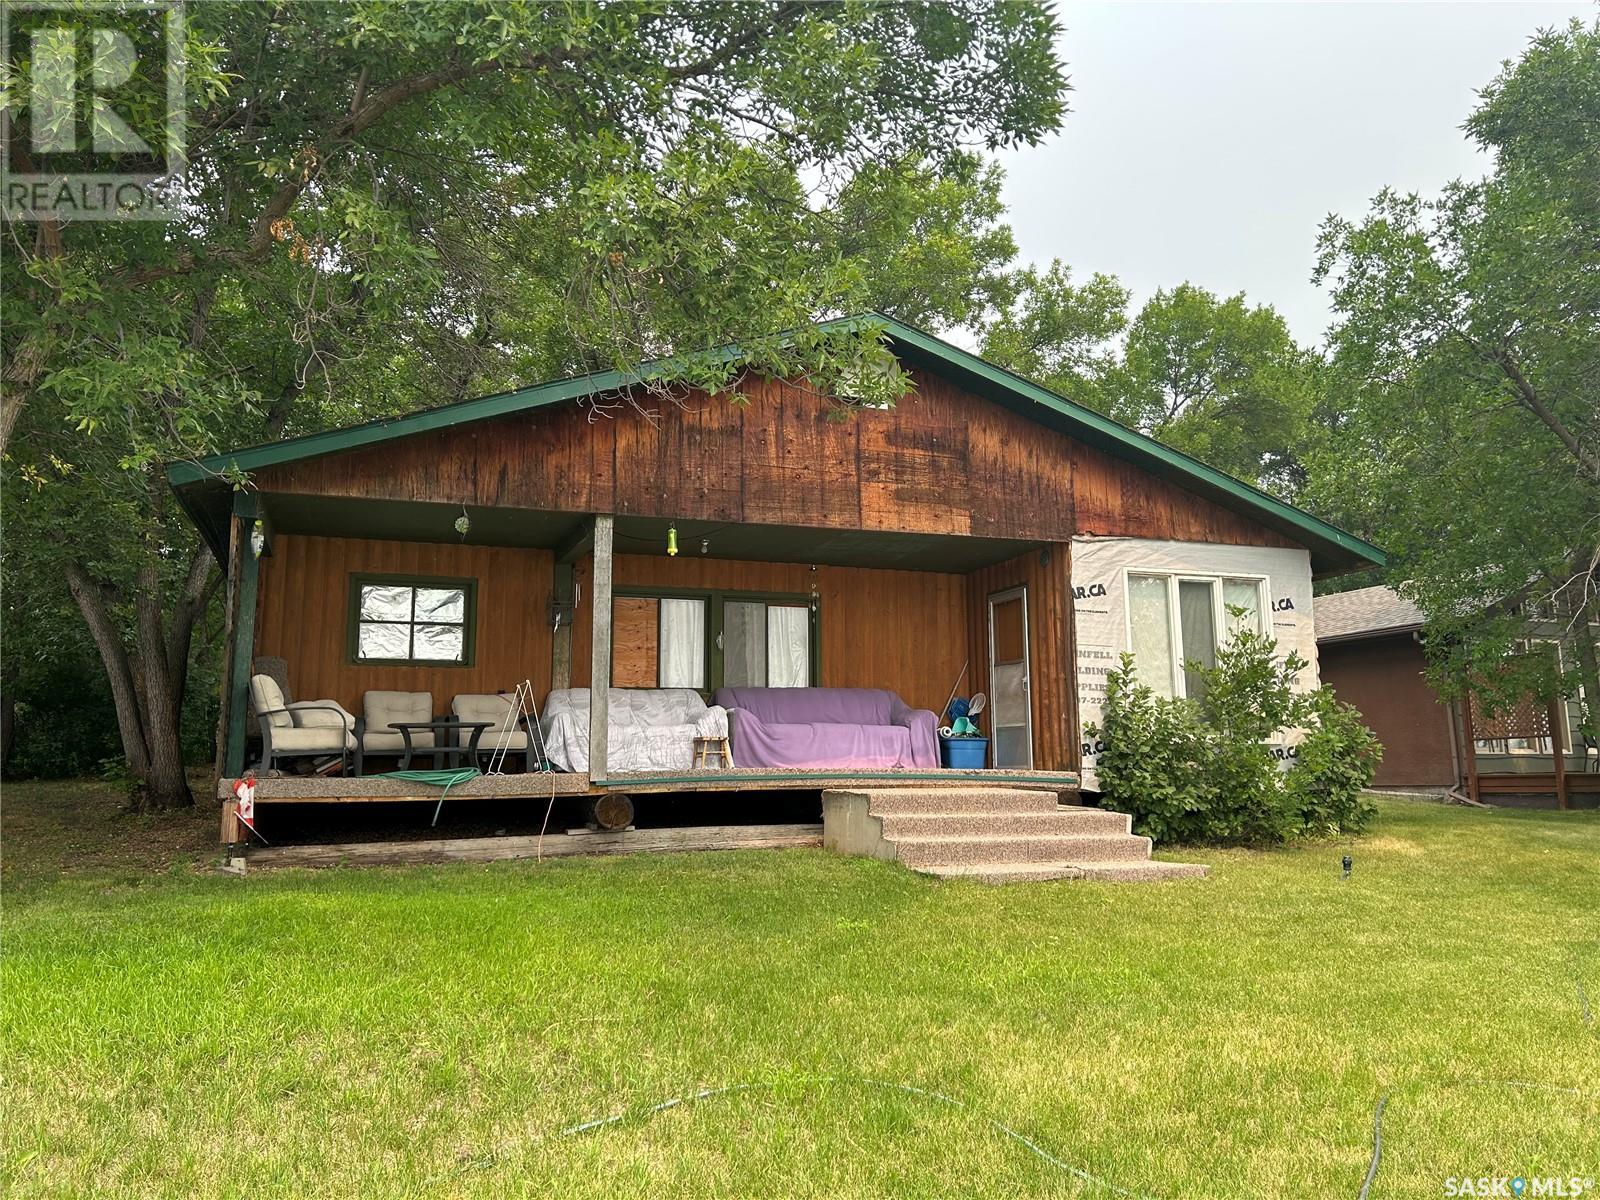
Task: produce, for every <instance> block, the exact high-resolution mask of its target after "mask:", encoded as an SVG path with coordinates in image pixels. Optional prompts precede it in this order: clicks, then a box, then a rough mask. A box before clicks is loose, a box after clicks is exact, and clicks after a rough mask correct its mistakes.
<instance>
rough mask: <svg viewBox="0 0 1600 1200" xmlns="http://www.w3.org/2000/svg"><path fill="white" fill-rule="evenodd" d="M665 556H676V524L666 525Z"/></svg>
mask: <svg viewBox="0 0 1600 1200" xmlns="http://www.w3.org/2000/svg"><path fill="white" fill-rule="evenodd" d="M667 557H668V558H677V557H678V527H677V526H676V525H668V526H667Z"/></svg>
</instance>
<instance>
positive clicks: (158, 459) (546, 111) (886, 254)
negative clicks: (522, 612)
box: [0, 0, 1066, 803]
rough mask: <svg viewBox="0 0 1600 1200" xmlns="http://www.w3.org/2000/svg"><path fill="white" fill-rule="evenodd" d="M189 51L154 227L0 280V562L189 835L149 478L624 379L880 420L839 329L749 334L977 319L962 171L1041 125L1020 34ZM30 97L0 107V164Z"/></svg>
mask: <svg viewBox="0 0 1600 1200" xmlns="http://www.w3.org/2000/svg"><path fill="white" fill-rule="evenodd" d="M188 17H189V20H188V24H187V38H188V82H189V98H190V111H189V114H188V116H189V122H188V124H189V143H190V148H189V166H188V169H187V172H186V174H185V176H184V179H183V187H182V204H181V215H180V218H179V219H178V220H177V221H175V222H173V223H169V224H157V223H150V222H115V221H108V222H78V223H60V222H51V221H46V222H41V223H39V224H37V225H34V226H25V225H21V224H11V225H9V226H8V227H7V229H6V237H7V239H8V241H9V246H8V251H10V252H9V253H7V254H6V255H5V257H4V263H3V264H0V272H3V282H4V288H5V294H6V298H7V305H6V318H7V319H6V322H5V327H4V330H3V332H0V337H3V345H4V352H5V384H6V387H5V391H4V402H3V406H0V441H3V442H4V443H5V444H6V449H7V450H8V461H7V471H6V479H5V489H6V492H5V502H6V505H7V516H8V518H10V519H8V521H7V523H6V530H5V545H6V553H7V555H8V556H11V555H15V556H17V561H18V562H19V563H21V562H24V561H25V562H26V563H27V564H29V567H28V569H29V570H30V571H34V570H36V571H38V572H40V573H42V574H41V577H42V578H46V579H50V580H54V581H55V586H57V587H58V588H64V587H67V586H68V584H69V583H70V590H71V595H72V597H73V599H74V600H75V602H76V605H77V608H78V609H79V611H80V613H81V615H82V617H83V619H84V622H85V627H86V629H87V630H88V631H89V633H90V634H91V635H92V636H93V640H94V642H95V645H96V647H97V649H98V652H99V654H100V657H101V658H102V660H103V662H104V665H105V668H106V673H107V679H108V683H109V686H110V688H111V690H112V693H113V695H114V698H115V699H116V701H117V711H118V720H119V724H120V726H121V729H122V736H123V743H124V747H125V750H126V752H127V755H128V758H129V761H130V764H131V765H132V766H133V769H134V771H135V773H136V774H137V775H138V776H139V778H140V779H141V781H142V783H143V785H144V790H145V794H146V795H147V797H148V798H149V801H150V802H151V803H182V802H184V801H186V800H187V798H188V789H187V787H186V785H185V784H184V783H183V779H182V769H181V768H182V763H181V761H180V759H181V755H180V754H179V752H178V750H177V749H176V747H177V744H178V742H177V732H176V730H177V727H178V717H177V713H178V711H179V709H180V708H181V705H182V697H183V693H184V683H185V678H186V672H187V669H188V663H189V660H190V658H191V657H192V656H191V654H190V645H191V640H192V633H193V629H194V625H195V622H196V621H197V620H198V617H199V615H200V613H201V612H203V611H204V610H205V607H206V605H207V604H208V603H209V602H210V596H211V591H212V589H213V588H214V583H213V582H212V581H213V580H214V572H213V570H212V564H211V562H210V557H209V552H208V551H206V550H205V549H204V548H203V547H198V546H197V545H196V543H195V540H194V538H193V536H192V532H191V531H190V530H189V529H188V528H187V527H186V526H185V525H184V523H183V522H182V521H181V520H180V519H179V517H178V515H177V514H176V513H175V512H174V511H173V506H172V501H171V498H170V496H169V495H168V494H167V492H166V490H165V487H164V484H163V482H162V479H161V475H160V466H161V464H162V463H163V462H164V461H166V460H169V459H172V458H175V457H188V456H195V455H199V454H202V453H205V452H209V451H212V450H215V449H218V448H220V447H223V446H228V445H238V444H246V443H250V442H255V441H261V440H267V439H272V438H277V437H280V436H283V435H286V434H294V433H302V432H307V431H311V430H316V429H321V428H326V427H328V426H330V425H334V424H340V423H345V422H348V421H352V420H357V419H361V418H364V417H370V416H375V415H383V414H388V413H393V412H399V411H405V410H409V409H414V408H417V407H421V406H424V405H433V404H437V403H441V402H444V401H449V400H454V399H459V398H462V397H464V396H466V395H469V394H472V393H475V392H479V391H487V390H493V389H496V388H499V387H503V386H509V385H511V384H522V383H527V382H528V381H529V380H532V379H540V378H548V377H551V376H554V375H558V374H562V373H566V372H570V371H574V370H583V369H591V368H599V367H611V366H632V365H633V364H634V363H636V362H639V361H641V360H645V359H656V360H660V364H661V365H660V366H659V367H658V368H657V369H656V370H655V371H654V372H653V373H652V374H651V375H650V377H649V378H650V382H651V383H653V385H654V386H655V388H656V391H657V393H658V395H659V396H660V397H661V398H662V399H663V400H664V401H670V400H671V399H672V398H673V397H674V396H676V395H677V394H678V393H679V391H680V390H681V389H682V388H684V387H687V386H691V385H693V386H699V387H704V388H707V389H709V390H713V391H715V390H718V389H722V388H726V387H728V386H729V385H731V384H732V383H733V382H734V381H735V380H736V379H737V378H738V376H739V375H740V374H741V373H743V372H757V373H770V374H783V375H786V376H792V375H797V374H809V375H812V376H813V377H815V378H817V379H818V381H819V383H820V384H821V385H822V386H825V387H826V386H829V385H830V383H831V382H832V381H837V380H839V379H842V378H848V379H849V380H851V381H852V383H853V385H854V387H855V390H857V391H859V390H860V389H861V388H862V387H866V388H868V389H872V388H877V389H879V390H881V392H882V395H881V396H878V397H876V398H878V399H880V400H882V401H883V402H892V401H893V399H894V396H895V394H896V393H897V392H898V391H899V390H900V389H902V388H903V387H904V385H905V379H904V377H903V376H902V375H901V374H900V373H899V372H897V371H891V372H884V371H881V370H876V369H867V368H875V367H876V366H877V365H878V364H879V362H880V360H881V349H880V347H879V343H878V339H877V335H876V333H875V331H874V330H872V329H871V328H870V327H868V328H866V329H865V330H862V331H840V332H834V333H827V334H820V333H804V332H802V333H801V334H800V335H799V336H797V337H789V338H785V337H782V336H780V334H782V332H783V331H785V330H789V329H796V328H799V329H802V330H804V329H806V328H809V326H810V324H811V322H813V321H814V320H815V319H816V318H817V317H820V316H828V315H834V314H837V313H840V312H845V311H853V310H855V309H857V308H860V307H862V306H863V305H864V304H866V303H873V302H877V303H883V304H886V305H888V306H890V307H893V308H895V309H896V310H897V311H900V312H904V313H907V314H908V315H912V316H915V317H916V318H917V319H920V320H923V321H927V322H929V323H932V324H942V323H948V322H954V321H960V320H963V319H966V318H967V317H968V315H969V314H970V312H971V310H972V308H973V306H974V305H976V304H980V303H988V302H989V297H990V295H991V294H992V293H993V290H994V288H995V287H996V286H997V283H996V279H997V274H996V273H997V271H998V270H999V267H1000V266H1001V264H1003V262H1004V261H1005V260H1006V259H1007V258H1008V257H1009V255H1010V253H1011V247H1010V242H1009V235H1008V234H1006V233H1005V231H1004V230H1003V228H1001V227H1000V226H999V225H998V222H997V220H996V218H997V216H998V203H997V201H996V200H995V199H994V195H995V190H996V187H997V177H996V176H994V175H993V174H992V172H986V171H984V170H983V169H982V168H980V167H979V166H978V165H977V164H976V162H975V161H974V159H973V157H972V153H971V151H972V149H973V148H974V147H983V148H992V147H998V146H1002V145H1012V144H1016V143H1018V142H1032V141H1036V140H1038V139H1039V138H1040V137H1042V136H1043V135H1044V134H1045V133H1047V132H1048V131H1049V130H1051V129H1052V128H1054V127H1055V126H1056V124H1057V123H1058V122H1059V121H1060V119H1061V117H1062V115H1063V113H1064V111H1065V104H1064V102H1065V93H1066V83H1065V80H1064V77H1063V75H1062V72H1061V68H1060V64H1059V63H1058V61H1057V59H1056V56H1055V51H1054V49H1053V39H1054V35H1055V32H1056V23H1055V19H1054V17H1053V16H1052V15H1051V14H1050V13H1049V12H1048V11H1047V10H1046V9H1044V8H1041V7H1039V6H1035V5H1024V4H1012V3H1007V2H988V0H957V2H954V3H948V4H939V5H897V4H893V5H892V4H862V3H855V2H841V3H822V4H800V3H785V2H765V3H760V2H758V3H732V2H728V3H695V4H686V3H670V2H664V0H662V2H653V3H629V4H593V5H560V4H541V3H524V2H518V0H481V2H476V3H465V2H461V0H436V2H418V3H412V4H404V5H399V4H392V3H388V2H387V0H383V2H380V0H358V2H353V3H342V4H335V3H316V2H308V3H296V4H266V3H255V2H239V3H231V2H217V3H210V4H205V5H192V6H190V7H189V10H188ZM27 66H28V64H27V62H26V60H25V58H24V59H23V60H20V61H19V62H17V63H13V64H8V65H7V68H6V73H5V74H4V76H3V77H0V88H3V96H0V100H3V102H4V104H5V105H6V107H7V108H8V109H11V110H12V111H13V112H14V113H15V114H16V115H17V116H16V119H15V120H13V121H12V122H11V127H10V128H11V136H12V146H11V149H12V151H13V156H14V161H17V162H19V163H22V162H23V161H24V160H25V159H26V156H27V154H28V145H29V137H30V129H29V121H30V120H31V114H30V113H29V111H28V109H27V107H26V100H27V86H28V85H27V75H26V70H27ZM959 208H968V209H969V211H967V212H966V213H965V215H964V216H963V218H962V220H961V221H960V222H958V223H956V224H955V225H951V224H950V223H949V221H948V219H947V218H948V217H949V216H950V215H951V214H952V213H954V212H955V211H956V210H957V209H959ZM934 225H939V226H940V227H942V228H944V229H945V231H946V234H947V238H946V241H945V242H944V244H942V245H939V246H936V247H930V246H927V245H926V244H925V243H926V241H927V238H926V234H927V232H928V230H929V229H930V228H931V227H932V226H934ZM732 341H737V342H739V343H740V344H741V346H743V347H744V352H743V354H742V356H740V357H738V358H735V359H731V360H730V359H727V358H711V357H707V356H703V355H700V354H698V353H697V352H698V351H700V350H703V349H705V348H707V347H709V346H714V345H719V344H722V343H725V342H732ZM13 431H15V433H16V436H15V438H13V437H12V434H13ZM7 632H8V636H19V635H20V636H24V637H26V636H29V633H28V631H27V629H26V628H24V629H21V630H19V629H16V628H11V629H8V631H7Z"/></svg>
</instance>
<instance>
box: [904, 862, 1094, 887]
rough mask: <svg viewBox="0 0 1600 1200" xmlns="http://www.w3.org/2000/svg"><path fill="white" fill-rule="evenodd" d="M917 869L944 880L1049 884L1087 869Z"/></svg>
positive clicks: (1038, 866)
mask: <svg viewBox="0 0 1600 1200" xmlns="http://www.w3.org/2000/svg"><path fill="white" fill-rule="evenodd" d="M917 869H918V870H920V871H921V872H922V874H924V875H936V876H938V877H939V878H941V879H976V880H977V881H978V882H979V883H1047V882H1049V881H1050V880H1052V879H1082V878H1083V868H1081V867H1079V866H1078V865H1077V864H1075V863H964V864H962V865H960V866H951V867H919V868H917Z"/></svg>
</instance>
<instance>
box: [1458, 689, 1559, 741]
mask: <svg viewBox="0 0 1600 1200" xmlns="http://www.w3.org/2000/svg"><path fill="white" fill-rule="evenodd" d="M1479 703H1481V702H1480V701H1474V702H1473V705H1472V736H1473V738H1474V739H1476V740H1478V741H1494V740H1498V739H1500V738H1543V737H1549V736H1550V705H1549V704H1548V703H1547V702H1546V701H1543V700H1536V699H1534V698H1533V697H1532V696H1524V697H1523V698H1522V699H1521V700H1519V701H1517V703H1515V704H1513V705H1512V706H1511V707H1510V708H1506V709H1502V710H1501V711H1500V712H1498V713H1496V714H1495V715H1494V716H1492V717H1491V716H1487V715H1485V714H1484V713H1483V712H1481V711H1479V708H1478V705H1479Z"/></svg>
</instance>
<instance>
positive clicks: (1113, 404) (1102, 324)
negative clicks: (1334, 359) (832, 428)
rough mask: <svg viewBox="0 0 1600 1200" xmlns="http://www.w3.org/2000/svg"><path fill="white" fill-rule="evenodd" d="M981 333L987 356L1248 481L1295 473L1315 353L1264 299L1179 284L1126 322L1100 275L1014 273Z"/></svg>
mask: <svg viewBox="0 0 1600 1200" xmlns="http://www.w3.org/2000/svg"><path fill="white" fill-rule="evenodd" d="M1017 289H1018V293H1019V295H1018V297H1017V298H1016V299H1015V300H1014V301H1013V302H1012V303H1011V304H1010V305H1008V306H1006V307H1004V308H1003V309H1002V310H1001V311H1000V312H999V314H998V315H997V317H996V318H995V319H994V320H993V321H992V322H991V323H990V324H989V326H988V327H987V329H986V330H985V333H984V340H983V353H984V356H985V357H986V358H990V359H992V360H993V361H995V362H997V363H999V364H1000V365H1001V366H1005V367H1008V368H1010V369H1011V370H1013V371H1016V372H1017V373H1018V374H1020V375H1024V376H1027V377H1028V378H1029V379H1032V380H1034V381H1035V382H1037V383H1040V384H1042V385H1044V386H1045V387H1048V388H1050V389H1051V390H1052V391H1055V392H1058V393H1060V394H1061V395H1063V396H1066V397H1067V398H1068V399H1070V400H1075V401H1077V402H1078V403H1080V404H1084V405H1087V406H1088V407H1090V408H1093V409H1095V410H1097V411H1099V412H1103V413H1105V414H1106V415H1107V416H1110V417H1113V418H1115V419H1116V420H1118V421H1121V422H1122V423H1123V424H1124V425H1127V426H1129V427H1131V428H1133V429H1137V430H1139V431H1140V432H1141V433H1146V434H1149V435H1150V436H1151V437H1154V438H1157V439H1159V440H1161V441H1163V442H1166V443H1168V444H1169V445H1172V446H1175V447H1176V448H1177V449H1180V450H1183V451H1186V452H1187V453H1189V454H1192V455H1194V456H1195V457H1196V458H1199V459H1201V460H1202V461H1204V462H1207V463H1209V464H1211V465H1212V466H1214V467H1217V468H1219V469H1221V470H1223V471H1227V472H1228V473H1229V474H1231V475H1235V476H1237V477H1238V478H1240V479H1243V480H1246V481H1247V482H1250V483H1259V484H1261V485H1263V486H1266V487H1269V488H1271V489H1273V490H1275V491H1277V492H1279V493H1281V494H1292V493H1293V491H1294V490H1295V489H1296V488H1297V487H1298V486H1299V483H1300V480H1301V468H1300V461H1299V460H1300V454H1301V450H1302V446H1303V442H1304V440H1305V436H1306V432H1307V421H1308V419H1309V417H1310V413H1311V409H1312V405H1313V398H1314V395H1315V391H1314V377H1315V372H1316V369H1317V360H1316V358H1315V356H1314V355H1312V354H1309V353H1308V352H1306V351H1304V350H1302V349H1301V348H1300V347H1298V346H1297V345H1295V342H1294V339H1293V338H1292V337H1290V335H1289V330H1288V327H1287V326H1286V325H1285V324H1284V323H1283V318H1282V317H1280V316H1279V315H1278V314H1277V312H1276V311H1274V310H1273V309H1272V308H1270V307H1265V306H1260V307H1256V308H1251V307H1249V305H1248V304H1247V303H1246V301H1245V298H1244V296H1242V295H1238V296H1232V297H1229V298H1228V299H1226V300H1219V299H1217V298H1216V297H1215V296H1214V295H1212V294H1211V293H1210V292H1208V291H1206V290H1205V289H1203V288H1199V287H1195V286H1194V285H1193V284H1189V283H1184V284H1180V285H1179V286H1178V287H1176V288H1174V289H1172V290H1171V291H1170V292H1169V291H1164V290H1163V291H1158V292H1157V293H1156V294H1155V295H1154V296H1152V297H1151V298H1150V300H1149V301H1148V302H1147V303H1146V304H1145V305H1144V307H1143V308H1141V309H1140V310H1139V312H1138V314H1137V315H1136V316H1135V317H1134V318H1133V319H1132V320H1131V321H1130V320H1129V318H1128V315H1127V310H1128V304H1129V301H1130V298H1131V295H1130V293H1129V292H1128V290H1127V289H1126V288H1124V287H1123V286H1122V285H1121V284H1120V283H1118V282H1117V280H1116V279H1114V278H1113V277H1111V276H1109V275H1100V274H1097V275H1094V276H1092V277H1091V278H1090V279H1089V281H1088V282H1087V283H1084V284H1081V285H1080V284H1075V283H1073V282H1072V277H1071V272H1070V271H1069V270H1068V269H1067V268H1066V267H1065V266H1063V265H1062V264H1061V263H1060V262H1056V263H1053V264H1051V267H1050V269H1049V270H1048V271H1046V272H1044V273H1043V274H1040V273H1039V272H1037V271H1033V270H1029V271H1025V272H1022V273H1021V274H1020V276H1019V278H1018V282H1017Z"/></svg>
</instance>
